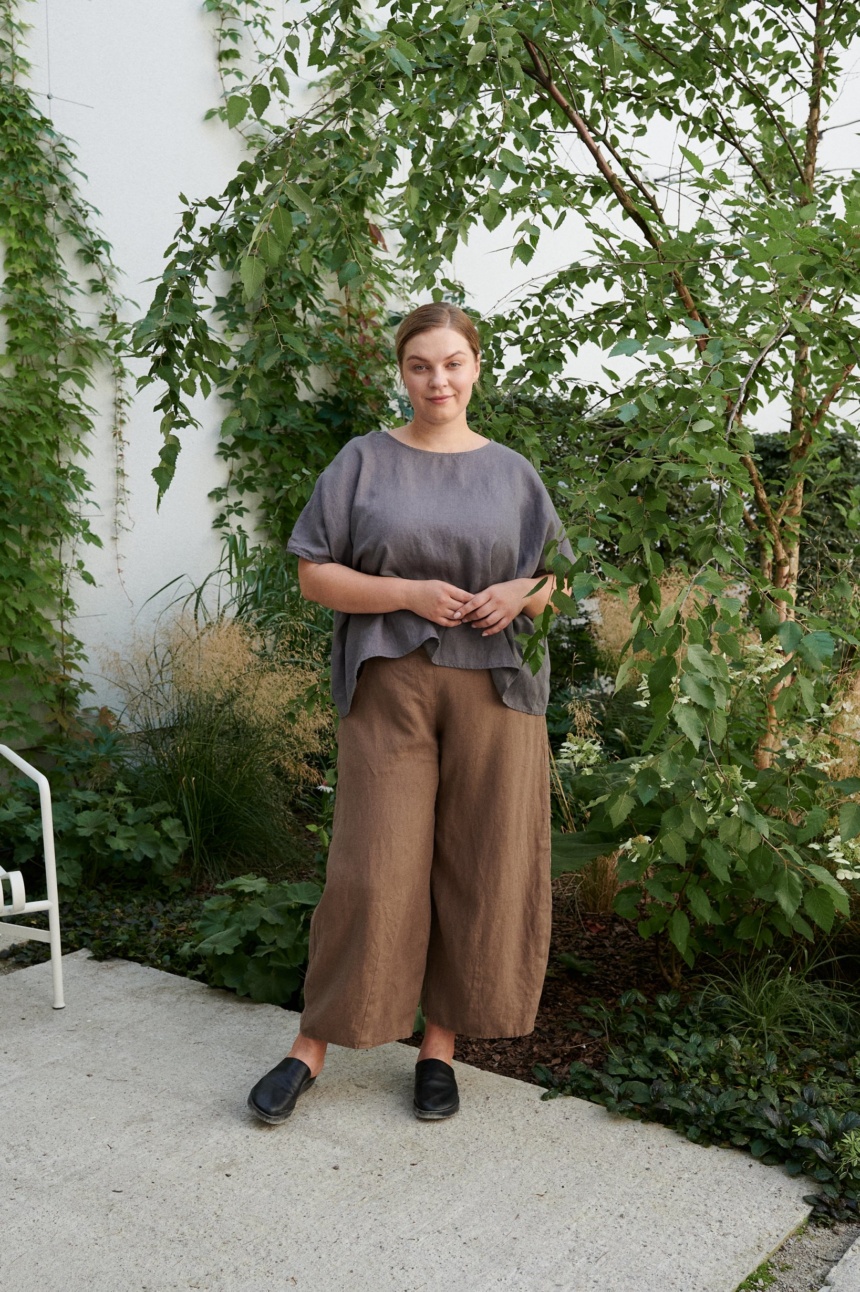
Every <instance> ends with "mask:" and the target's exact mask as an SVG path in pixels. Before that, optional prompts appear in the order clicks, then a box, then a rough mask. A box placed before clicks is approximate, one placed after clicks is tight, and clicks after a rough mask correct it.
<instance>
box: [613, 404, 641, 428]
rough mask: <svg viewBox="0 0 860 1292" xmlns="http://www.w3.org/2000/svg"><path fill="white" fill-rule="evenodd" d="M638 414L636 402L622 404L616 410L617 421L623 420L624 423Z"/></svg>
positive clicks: (632, 419) (630, 420)
mask: <svg viewBox="0 0 860 1292" xmlns="http://www.w3.org/2000/svg"><path fill="white" fill-rule="evenodd" d="M638 416H639V405H638V404H622V406H621V407H620V408H619V410H618V420H619V422H624V423H625V424H626V423H627V422H632V421H634V420H635V419H636V418H637V417H638Z"/></svg>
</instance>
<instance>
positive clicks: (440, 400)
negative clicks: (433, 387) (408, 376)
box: [430, 395, 451, 404]
mask: <svg viewBox="0 0 860 1292" xmlns="http://www.w3.org/2000/svg"><path fill="white" fill-rule="evenodd" d="M450 398H451V396H450V395H431V396H430V403H431V404H445V403H447V402H448V400H449V399H450Z"/></svg>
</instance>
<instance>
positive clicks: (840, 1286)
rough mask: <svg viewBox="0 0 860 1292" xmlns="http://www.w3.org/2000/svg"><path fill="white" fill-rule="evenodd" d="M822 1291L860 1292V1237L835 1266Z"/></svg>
mask: <svg viewBox="0 0 860 1292" xmlns="http://www.w3.org/2000/svg"><path fill="white" fill-rule="evenodd" d="M821 1292H860V1239H858V1240H857V1242H856V1243H854V1244H853V1245H852V1246H851V1247H849V1248H848V1251H847V1252H846V1253H845V1255H844V1256H843V1257H842V1259H841V1261H837V1262H836V1264H835V1265H834V1266H833V1269H832V1270H831V1271H830V1273H829V1274H828V1275H827V1278H826V1279H825V1280H824V1287H823V1288H822V1289H821Z"/></svg>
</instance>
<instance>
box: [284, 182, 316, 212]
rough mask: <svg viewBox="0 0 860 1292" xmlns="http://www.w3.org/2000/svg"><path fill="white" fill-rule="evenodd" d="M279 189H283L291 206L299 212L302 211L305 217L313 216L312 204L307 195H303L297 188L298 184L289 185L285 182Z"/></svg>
mask: <svg viewBox="0 0 860 1292" xmlns="http://www.w3.org/2000/svg"><path fill="white" fill-rule="evenodd" d="M281 187H282V188H283V190H284V192H285V193H286V195H287V197H288V198H289V199H290V201H291V202H292V204H293V206H295V207H298V209H299V210H300V211H304V213H305V215H307V216H311V215H313V213H314V206H313V202H311V199H310V198H309V197H308V195H307V193H305V192H304V191H303V190H302V189H300V188H299V186H298V184H290V183H286V182H285V183H284V184H283V185H282V186H281Z"/></svg>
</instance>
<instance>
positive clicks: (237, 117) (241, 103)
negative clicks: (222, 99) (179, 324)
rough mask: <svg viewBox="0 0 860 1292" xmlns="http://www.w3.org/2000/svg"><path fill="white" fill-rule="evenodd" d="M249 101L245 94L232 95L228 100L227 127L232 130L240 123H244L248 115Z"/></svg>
mask: <svg viewBox="0 0 860 1292" xmlns="http://www.w3.org/2000/svg"><path fill="white" fill-rule="evenodd" d="M249 106H250V105H249V103H248V100H247V99H246V98H245V96H244V94H231V95H230V98H229V99H228V100H227V125H228V126H229V127H230V129H231V130H232V129H233V127H234V126H238V125H239V123H240V121H244V119H245V117H246V116H247V114H248V107H249Z"/></svg>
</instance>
